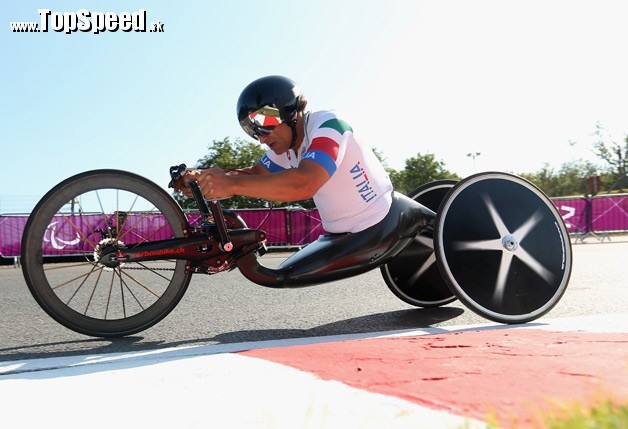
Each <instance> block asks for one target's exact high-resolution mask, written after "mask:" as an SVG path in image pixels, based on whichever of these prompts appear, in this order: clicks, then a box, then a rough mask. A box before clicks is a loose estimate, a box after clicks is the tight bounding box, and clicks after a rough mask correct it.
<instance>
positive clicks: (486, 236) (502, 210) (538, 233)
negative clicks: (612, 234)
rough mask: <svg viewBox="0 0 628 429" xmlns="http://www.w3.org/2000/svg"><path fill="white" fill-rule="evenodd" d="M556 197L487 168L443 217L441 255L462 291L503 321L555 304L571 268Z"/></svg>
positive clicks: (470, 302) (464, 184)
mask: <svg viewBox="0 0 628 429" xmlns="http://www.w3.org/2000/svg"><path fill="white" fill-rule="evenodd" d="M568 237H569V236H568V234H567V230H566V228H565V224H564V222H563V220H562V218H561V216H560V214H559V213H558V211H557V210H556V208H555V207H554V204H553V203H552V201H551V200H550V199H549V198H548V197H547V196H546V195H545V194H544V193H543V192H542V191H541V190H540V189H538V188H537V187H536V186H534V185H533V184H532V183H530V182H528V181H526V180H525V179H522V178H520V177H518V176H514V175H511V174H506V173H481V174H476V175H473V176H470V177H468V178H466V179H464V180H462V181H460V182H459V183H458V184H457V185H455V186H454V187H453V188H452V189H451V191H450V193H449V194H448V195H447V197H446V198H445V200H443V202H442V204H441V207H440V209H439V212H438V214H437V217H436V228H435V241H436V242H435V248H436V258H437V261H438V265H439V268H440V269H441V271H442V273H443V277H444V278H445V280H446V281H447V283H448V284H449V287H450V288H451V290H452V291H453V292H454V293H455V294H456V296H457V297H458V298H459V299H460V301H461V302H463V303H464V304H465V305H466V306H467V307H469V308H470V309H471V310H473V311H474V312H476V313H478V314H480V315H481V316H484V317H486V318H487V319H490V320H493V321H496V322H500V323H523V322H527V321H530V320H534V319H536V318H538V317H540V316H542V315H544V314H545V313H547V312H548V311H549V310H551V309H552V307H554V306H555V305H556V304H557V303H558V301H559V300H560V298H561V297H562V295H563V294H564V292H565V289H566V288H567V283H568V282H569V276H570V274H571V266H572V255H571V244H570V241H569V238H568Z"/></svg>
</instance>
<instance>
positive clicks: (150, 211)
mask: <svg viewBox="0 0 628 429" xmlns="http://www.w3.org/2000/svg"><path fill="white" fill-rule="evenodd" d="M186 225H187V221H186V219H185V216H184V214H183V212H182V211H181V209H180V208H179V206H178V204H177V203H176V202H175V201H174V199H173V198H172V197H171V196H170V195H168V193H167V192H165V191H164V190H163V189H161V188H160V187H159V186H157V185H155V184H154V183H152V182H151V181H149V180H147V179H145V178H143V177H141V176H137V175H135V174H132V173H128V172H123V171H117V170H96V171H91V172H86V173H81V174H78V175H76V176H73V177H71V178H69V179H67V180H65V181H63V182H61V183H60V184H58V185H57V186H55V187H54V188H53V189H52V190H50V192H48V193H47V194H46V195H45V196H44V197H43V198H42V199H41V201H40V202H39V203H38V204H37V206H36V207H35V209H34V210H33V212H32V213H31V215H30V216H29V219H28V222H27V224H26V226H25V229H24V233H23V236H22V256H21V258H22V270H23V273H24V278H25V280H26V283H27V285H28V288H29V289H30V291H31V293H32V295H33V297H34V298H35V300H36V301H37V303H38V304H39V305H40V306H41V308H42V309H43V310H45V311H46V312H47V313H48V314H49V315H50V316H51V317H52V318H53V319H54V320H56V321H57V322H59V323H61V324H62V325H64V326H65V327H67V328H69V329H71V330H73V331H76V332H79V333H82V334H85V335H90V336H94V337H119V336H125V335H130V334H134V333H137V332H140V331H142V330H145V329H147V328H149V327H150V326H153V325H154V324H155V323H157V322H158V321H160V320H161V319H163V318H164V317H165V316H166V315H167V314H168V313H170V312H171V311H172V310H173V309H174V308H175V306H176V305H177V304H178V302H179V301H180V299H181V297H182V296H183V294H184V293H185V291H186V289H187V286H188V284H189V282H190V276H191V274H190V273H189V272H187V270H186V261H183V260H160V261H150V262H136V263H106V264H104V263H101V261H103V260H105V258H101V255H103V254H106V253H109V254H110V253H111V252H112V251H115V250H116V249H117V248H120V249H122V248H129V247H133V246H134V245H137V244H140V243H147V242H151V241H156V240H163V239H168V238H175V237H183V236H184V229H185V228H186Z"/></svg>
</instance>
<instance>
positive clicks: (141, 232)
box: [0, 213, 173, 257]
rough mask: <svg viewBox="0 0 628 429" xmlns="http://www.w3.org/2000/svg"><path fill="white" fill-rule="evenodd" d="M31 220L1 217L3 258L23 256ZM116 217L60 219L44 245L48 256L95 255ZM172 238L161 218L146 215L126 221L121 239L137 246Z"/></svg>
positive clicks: (86, 215) (128, 218) (98, 215)
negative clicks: (26, 229)
mask: <svg viewBox="0 0 628 429" xmlns="http://www.w3.org/2000/svg"><path fill="white" fill-rule="evenodd" d="M27 220H28V216H0V256H4V257H13V256H19V255H20V254H21V240H22V232H23V231H24V226H25V225H26V221H27ZM116 221H119V219H115V218H114V216H110V217H104V216H103V215H101V214H80V215H79V214H76V215H65V216H58V217H55V219H54V220H53V221H52V222H51V223H50V225H48V229H47V231H46V234H45V236H44V243H43V244H42V249H43V254H44V255H46V256H70V255H78V254H84V253H89V252H93V251H94V247H95V246H96V245H97V244H98V243H99V242H100V241H101V240H102V238H103V233H105V232H106V231H107V228H108V227H109V226H114V225H115V224H116ZM172 236H173V234H172V229H171V228H170V226H169V225H168V223H167V222H166V221H165V219H164V217H163V216H161V215H147V214H145V213H140V214H130V215H128V217H126V219H125V221H124V225H123V227H122V229H121V230H120V231H119V232H118V237H119V238H120V240H122V241H123V242H127V243H138V242H141V241H145V240H163V239H167V238H171V237H172Z"/></svg>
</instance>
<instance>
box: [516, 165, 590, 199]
mask: <svg viewBox="0 0 628 429" xmlns="http://www.w3.org/2000/svg"><path fill="white" fill-rule="evenodd" d="M597 171H598V167H597V166H596V165H595V164H593V163H591V162H589V161H570V162H565V163H563V164H561V166H560V169H559V170H558V172H555V171H554V170H553V169H552V168H550V166H549V164H545V165H544V166H543V168H541V169H540V170H539V171H537V172H536V173H523V174H521V177H523V178H525V179H527V180H529V181H531V182H532V183H534V184H535V185H536V186H538V187H539V188H541V190H542V191H543V192H545V193H546V194H547V196H549V197H564V196H572V195H585V194H588V193H589V188H588V184H587V178H588V177H591V176H595V175H596V173H597Z"/></svg>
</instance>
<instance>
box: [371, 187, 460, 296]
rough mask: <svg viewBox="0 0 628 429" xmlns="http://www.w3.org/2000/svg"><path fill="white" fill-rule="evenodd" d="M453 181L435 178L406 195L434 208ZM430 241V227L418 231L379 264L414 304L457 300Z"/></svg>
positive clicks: (393, 285)
mask: <svg viewBox="0 0 628 429" xmlns="http://www.w3.org/2000/svg"><path fill="white" fill-rule="evenodd" d="M456 183H457V182H456V181H455V180H436V181H434V182H430V183H426V184H425V185H423V186H420V187H418V188H417V189H415V190H414V191H412V192H411V193H410V194H408V196H409V197H410V198H412V199H413V200H414V201H417V202H418V203H420V204H422V205H424V206H425V207H427V208H428V209H430V210H432V211H433V212H437V211H438V207H439V206H440V203H441V201H442V200H443V198H444V197H445V195H446V194H447V192H449V190H450V189H451V188H452V187H453V186H454V185H455V184H456ZM433 243H434V239H433V233H432V231H430V232H424V233H421V234H418V235H417V236H416V237H415V239H414V241H412V242H411V243H410V244H409V245H408V247H406V248H405V249H404V250H403V251H402V252H401V253H400V254H399V255H397V256H396V257H395V258H394V259H393V260H392V261H390V262H388V263H386V264H384V265H382V266H381V267H380V270H381V273H382V276H383V277H384V281H385V282H386V284H387V285H388V288H389V289H390V290H391V291H392V293H394V294H395V295H396V296H397V297H398V298H399V299H401V300H402V301H404V302H406V303H408V304H411V305H414V306H417V307H438V306H441V305H445V304H448V303H450V302H452V301H455V300H456V296H455V295H454V294H453V293H452V291H451V290H450V289H449V287H448V286H447V283H446V282H445V281H444V280H443V277H442V276H441V273H440V272H439V270H438V266H437V264H436V258H435V256H434V244H433Z"/></svg>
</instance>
